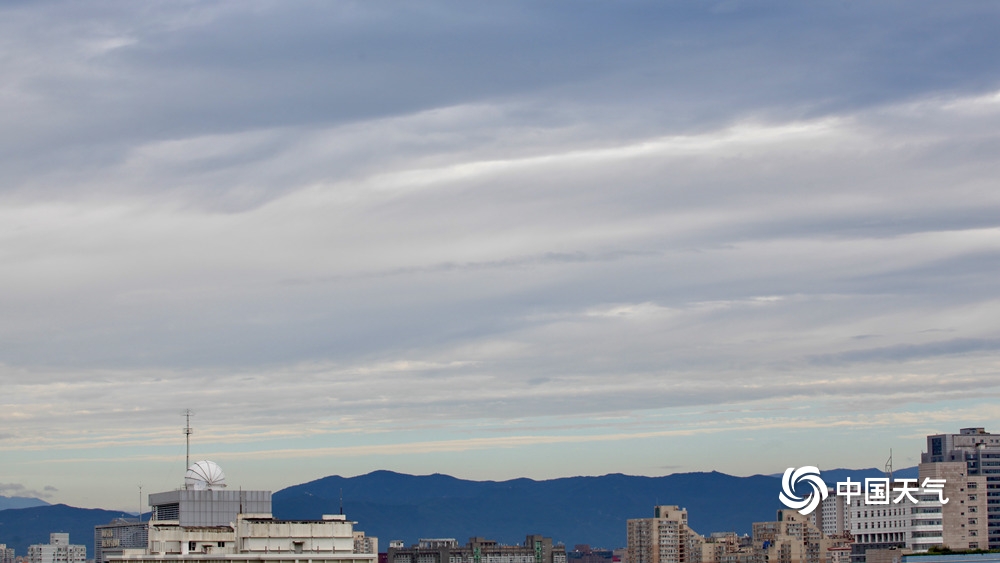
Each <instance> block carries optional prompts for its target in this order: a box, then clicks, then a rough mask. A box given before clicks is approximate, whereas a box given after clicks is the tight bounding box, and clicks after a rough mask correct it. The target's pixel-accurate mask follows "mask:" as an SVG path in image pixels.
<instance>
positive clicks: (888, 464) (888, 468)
mask: <svg viewBox="0 0 1000 563" xmlns="http://www.w3.org/2000/svg"><path fill="white" fill-rule="evenodd" d="M885 474H886V475H888V476H889V486H890V487H891V486H892V448H889V459H887V460H886V462H885Z"/></svg>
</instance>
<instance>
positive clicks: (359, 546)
mask: <svg viewBox="0 0 1000 563" xmlns="http://www.w3.org/2000/svg"><path fill="white" fill-rule="evenodd" d="M354 553H375V554H378V538H376V537H375V536H366V535H365V533H364V532H362V531H359V530H355V531H354Z"/></svg>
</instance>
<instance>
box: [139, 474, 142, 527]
mask: <svg viewBox="0 0 1000 563" xmlns="http://www.w3.org/2000/svg"><path fill="white" fill-rule="evenodd" d="M139 523H140V524H142V483H139Z"/></svg>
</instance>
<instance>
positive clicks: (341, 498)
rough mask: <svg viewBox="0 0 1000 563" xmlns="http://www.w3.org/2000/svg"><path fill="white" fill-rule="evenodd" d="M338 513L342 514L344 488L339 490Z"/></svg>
mask: <svg viewBox="0 0 1000 563" xmlns="http://www.w3.org/2000/svg"><path fill="white" fill-rule="evenodd" d="M340 513H341V514H343V513H344V488H343V487H341V488H340Z"/></svg>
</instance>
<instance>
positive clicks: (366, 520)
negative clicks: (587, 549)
mask: <svg viewBox="0 0 1000 563" xmlns="http://www.w3.org/2000/svg"><path fill="white" fill-rule="evenodd" d="M882 475H883V473H882V471H881V470H878V469H874V468H872V469H831V470H824V471H822V477H823V479H824V481H826V483H827V484H828V485H829V486H831V487H833V486H834V485H835V484H836V482H837V481H843V480H845V479H846V478H847V477H848V476H849V477H850V478H851V480H853V481H863V480H864V479H865V478H866V477H881V476H882ZM894 475H895V476H896V477H897V478H915V477H916V468H915V467H911V468H905V469H900V470H897V471H895V472H894ZM780 476H781V475H780V474H777V475H754V476H751V477H734V476H732V475H726V474H724V473H718V472H715V471H713V472H711V473H678V474H674V475H667V476H665V477H636V476H629V475H622V474H619V473H616V474H611V475H604V476H601V477H567V478H563V479H550V480H545V481H534V480H531V479H512V480H510V481H468V480H464V479H457V478H455V477H450V476H448V475H441V474H435V475H421V476H417V475H406V474H402V473H393V472H391V471H375V472H372V473H368V474H367V475H359V476H357V477H340V476H337V475H334V476H330V477H324V478H322V479H318V480H316V481H312V482H309V483H304V484H301V485H295V486H292V487H288V488H287V489H282V490H280V491H277V492H276V493H274V495H273V497H272V502H273V512H274V515H275V517H277V518H284V519H318V518H320V517H321V516H322V515H323V514H336V513H337V512H339V510H340V493H341V490H343V496H344V512H345V513H346V515H347V517H348V518H350V519H351V520H354V521H356V522H358V526H357V528H358V529H359V530H364V531H365V532H367V533H368V534H370V535H374V536H378V538H379V546H380V549H381V550H382V551H385V548H386V547H387V546H388V543H389V540H393V539H401V540H404V541H405V542H406V543H407V544H410V543H415V542H416V541H417V539H419V538H428V537H446V538H455V539H457V540H459V542H462V543H464V542H465V541H466V540H467V539H468V538H469V537H472V536H485V537H488V538H490V539H495V540H498V541H501V542H504V543H519V542H522V541H524V536H525V535H526V534H529V533H539V534H544V535H546V536H551V537H552V538H553V540H555V541H557V542H559V541H561V542H563V543H565V544H566V545H567V546H573V545H574V544H577V543H589V544H591V545H592V546H595V547H598V546H599V547H606V548H614V547H620V546H624V545H625V521H626V520H628V519H629V518H647V517H650V516H652V514H653V506H655V505H656V504H676V505H680V506H682V507H685V508H687V509H688V518H689V520H690V524H691V527H692V528H694V529H695V530H696V531H697V532H699V533H701V534H709V533H711V532H723V531H734V532H738V533H740V534H743V533H749V532H750V529H751V525H752V524H753V523H754V522H762V521H767V520H773V519H774V517H775V513H776V511H777V510H778V509H779V508H781V505H780V503H779V502H778V491H779V490H780V486H781V485H780V481H779V479H778V477H780ZM800 492H802V491H800ZM34 500H37V499H34ZM121 516H123V514H122V512H120V511H111V510H98V509H84V508H73V507H70V506H66V505H64V504H57V505H49V506H35V507H30V508H10V509H7V510H0V543H6V544H7V545H8V546H10V547H13V548H14V549H15V550H16V551H17V554H18V555H26V554H27V550H28V546H29V545H31V544H34V543H46V542H48V539H49V533H50V532H69V534H70V541H71V542H73V543H77V544H85V545H86V546H87V555H88V557H93V554H94V545H93V543H94V526H95V525H97V524H106V523H108V522H110V521H111V520H112V519H114V518H119V517H121ZM128 516H130V517H131V516H132V515H128ZM146 517H147V518H148V515H147V516H146Z"/></svg>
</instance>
